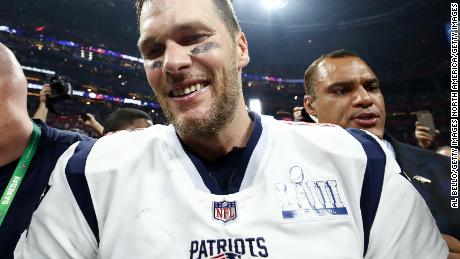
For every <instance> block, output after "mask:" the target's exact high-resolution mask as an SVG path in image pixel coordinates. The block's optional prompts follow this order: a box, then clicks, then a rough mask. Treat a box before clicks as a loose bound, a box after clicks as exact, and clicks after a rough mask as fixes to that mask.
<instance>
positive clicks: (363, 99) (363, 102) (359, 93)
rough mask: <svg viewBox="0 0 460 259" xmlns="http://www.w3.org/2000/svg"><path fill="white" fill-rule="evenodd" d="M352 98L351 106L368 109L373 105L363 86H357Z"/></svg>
mask: <svg viewBox="0 0 460 259" xmlns="http://www.w3.org/2000/svg"><path fill="white" fill-rule="evenodd" d="M353 98H354V99H353V105H354V106H356V107H369V106H371V105H372V104H373V102H372V97H371V95H370V94H369V92H368V91H367V90H366V89H365V88H364V87H363V86H359V88H358V89H357V90H356V92H355V94H354V97H353Z"/></svg>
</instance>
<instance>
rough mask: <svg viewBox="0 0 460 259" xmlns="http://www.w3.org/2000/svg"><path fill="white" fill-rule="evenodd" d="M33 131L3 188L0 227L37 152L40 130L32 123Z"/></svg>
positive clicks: (0, 202)
mask: <svg viewBox="0 0 460 259" xmlns="http://www.w3.org/2000/svg"><path fill="white" fill-rule="evenodd" d="M32 123H33V130H32V136H31V137H30V139H29V143H28V144H27V147H26V149H25V150H24V152H23V153H22V156H21V159H20V160H19V163H18V165H17V166H16V169H14V172H13V176H11V179H10V181H9V183H8V185H7V186H6V188H5V191H4V192H3V195H2V198H1V199H0V226H1V225H2V222H3V220H4V219H5V216H6V213H7V212H8V209H9V208H10V205H11V202H12V201H13V199H14V196H15V195H16V192H17V190H18V188H19V185H21V181H22V179H23V178H24V175H25V174H26V171H27V168H29V165H30V162H31V161H32V158H33V157H34V155H35V151H36V150H37V145H38V141H39V140H40V135H41V134H42V133H41V130H40V128H39V127H38V126H37V124H35V122H33V121H32Z"/></svg>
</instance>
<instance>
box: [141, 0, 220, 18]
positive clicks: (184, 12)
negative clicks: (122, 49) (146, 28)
mask: <svg viewBox="0 0 460 259" xmlns="http://www.w3.org/2000/svg"><path fill="white" fill-rule="evenodd" d="M210 6H211V0H146V1H145V3H144V5H143V7H142V12H141V15H140V23H141V24H142V22H143V21H144V20H145V19H148V18H155V17H159V16H164V15H168V14H169V15H171V14H173V15H175V16H177V17H178V18H181V17H183V18H186V17H188V16H190V15H191V14H192V15H193V14H196V15H206V14H208V13H209V12H208V11H210V8H209V7H210Z"/></svg>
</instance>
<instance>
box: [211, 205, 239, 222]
mask: <svg viewBox="0 0 460 259" xmlns="http://www.w3.org/2000/svg"><path fill="white" fill-rule="evenodd" d="M213 210H214V218H215V219H217V220H220V221H222V222H224V223H227V222H228V221H231V220H234V219H236V201H225V200H224V201H221V202H214V206H213Z"/></svg>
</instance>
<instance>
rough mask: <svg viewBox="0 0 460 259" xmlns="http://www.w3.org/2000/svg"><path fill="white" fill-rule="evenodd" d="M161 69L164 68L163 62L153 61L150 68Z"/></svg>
mask: <svg viewBox="0 0 460 259" xmlns="http://www.w3.org/2000/svg"><path fill="white" fill-rule="evenodd" d="M161 67H163V62H161V61H158V60H157V61H152V63H151V64H150V68H152V69H160V68H161Z"/></svg>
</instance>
